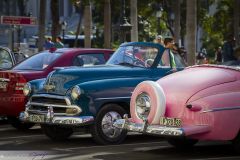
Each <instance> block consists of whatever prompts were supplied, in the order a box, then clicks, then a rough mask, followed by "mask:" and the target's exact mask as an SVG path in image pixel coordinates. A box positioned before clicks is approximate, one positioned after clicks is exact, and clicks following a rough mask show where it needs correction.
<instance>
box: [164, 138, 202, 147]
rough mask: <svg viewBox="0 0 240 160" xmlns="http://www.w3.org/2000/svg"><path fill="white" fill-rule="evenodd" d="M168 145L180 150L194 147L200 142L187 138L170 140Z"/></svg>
mask: <svg viewBox="0 0 240 160" xmlns="http://www.w3.org/2000/svg"><path fill="white" fill-rule="evenodd" d="M167 141H168V143H169V144H171V145H172V146H174V147H176V148H178V149H186V148H190V147H193V146H194V145H195V144H196V143H197V142H198V140H196V139H187V138H169V139H168V140H167Z"/></svg>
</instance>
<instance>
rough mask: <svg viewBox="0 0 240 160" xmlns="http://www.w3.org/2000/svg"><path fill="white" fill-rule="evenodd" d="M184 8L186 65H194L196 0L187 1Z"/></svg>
mask: <svg viewBox="0 0 240 160" xmlns="http://www.w3.org/2000/svg"><path fill="white" fill-rule="evenodd" d="M186 8H187V15H186V16H187V17H186V32H187V34H186V42H187V43H186V44H187V45H186V46H187V47H186V49H187V63H188V65H194V64H195V57H196V33H197V30H196V29H197V0H187V7H186Z"/></svg>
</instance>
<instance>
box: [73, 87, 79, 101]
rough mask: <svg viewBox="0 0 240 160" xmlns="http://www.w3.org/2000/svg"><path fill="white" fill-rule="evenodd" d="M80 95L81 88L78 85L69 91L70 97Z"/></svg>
mask: <svg viewBox="0 0 240 160" xmlns="http://www.w3.org/2000/svg"><path fill="white" fill-rule="evenodd" d="M80 95H81V89H80V87H78V86H75V87H73V89H72V92H71V97H72V99H74V100H75V99H78V98H79V97H80Z"/></svg>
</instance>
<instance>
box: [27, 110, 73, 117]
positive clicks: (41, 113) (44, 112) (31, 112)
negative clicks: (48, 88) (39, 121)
mask: <svg viewBox="0 0 240 160" xmlns="http://www.w3.org/2000/svg"><path fill="white" fill-rule="evenodd" d="M27 112H28V113H29V114H40V115H45V114H47V113H48V111H47V110H46V111H40V110H30V109H29V110H27ZM54 115H57V116H73V114H66V113H54Z"/></svg>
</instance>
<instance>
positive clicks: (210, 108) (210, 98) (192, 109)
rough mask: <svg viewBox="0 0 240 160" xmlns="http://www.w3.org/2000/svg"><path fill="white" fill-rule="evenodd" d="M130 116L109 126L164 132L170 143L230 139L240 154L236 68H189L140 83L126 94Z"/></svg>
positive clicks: (183, 144)
mask: <svg viewBox="0 0 240 160" xmlns="http://www.w3.org/2000/svg"><path fill="white" fill-rule="evenodd" d="M130 107H131V108H130V109H131V118H129V119H128V118H127V116H125V119H121V120H118V121H116V122H115V124H114V126H116V127H118V128H120V129H127V130H128V131H134V132H135V131H136V132H140V133H144V134H151V135H156V136H163V137H167V138H168V142H169V143H170V144H171V145H173V146H175V147H181V148H185V147H191V146H193V145H194V144H196V143H197V142H198V140H226V141H232V142H233V144H234V146H235V149H236V150H237V151H238V152H240V117H239V115H240V68H239V67H227V66H216V65H202V66H193V67H189V68H187V69H185V70H183V71H181V72H178V73H174V74H172V75H169V76H166V77H164V78H162V79H159V80H158V81H157V82H153V81H144V82H142V83H140V84H139V85H138V86H137V87H136V88H135V90H134V92H133V95H132V97H131V106H130Z"/></svg>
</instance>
